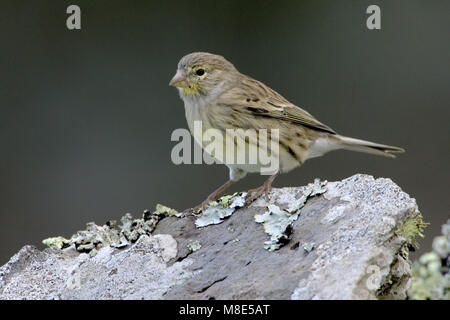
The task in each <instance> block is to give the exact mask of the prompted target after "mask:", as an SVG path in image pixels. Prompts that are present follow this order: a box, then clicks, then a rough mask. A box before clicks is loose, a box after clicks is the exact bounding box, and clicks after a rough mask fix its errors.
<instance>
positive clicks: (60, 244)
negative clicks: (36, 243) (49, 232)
mask: <svg viewBox="0 0 450 320" xmlns="http://www.w3.org/2000/svg"><path fill="white" fill-rule="evenodd" d="M42 243H43V244H44V245H46V246H47V247H54V248H58V249H63V248H66V247H69V246H70V240H69V239H66V238H64V237H60V236H59V237H53V238H47V239H44V240H42Z"/></svg>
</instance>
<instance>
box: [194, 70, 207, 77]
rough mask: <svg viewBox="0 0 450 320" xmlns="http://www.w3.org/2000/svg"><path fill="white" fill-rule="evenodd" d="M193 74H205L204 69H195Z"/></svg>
mask: <svg viewBox="0 0 450 320" xmlns="http://www.w3.org/2000/svg"><path fill="white" fill-rule="evenodd" d="M195 74H196V75H198V76H202V75H204V74H205V69H201V68H200V69H197V71H195Z"/></svg>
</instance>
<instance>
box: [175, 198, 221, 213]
mask: <svg viewBox="0 0 450 320" xmlns="http://www.w3.org/2000/svg"><path fill="white" fill-rule="evenodd" d="M213 201H214V199H211V198H210V197H208V198H207V199H206V200H205V201H203V202H202V203H200V204H199V205H198V206H195V207H193V208H189V209H186V210H184V211H183V212H182V214H183V215H184V216H188V215H192V216H194V217H199V216H201V215H202V211H203V210H204V209H206V207H207V206H208V204H210V203H211V202H213Z"/></svg>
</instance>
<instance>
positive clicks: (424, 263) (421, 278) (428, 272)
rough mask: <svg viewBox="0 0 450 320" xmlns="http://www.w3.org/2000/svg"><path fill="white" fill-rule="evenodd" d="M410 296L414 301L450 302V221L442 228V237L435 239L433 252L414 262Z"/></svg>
mask: <svg viewBox="0 0 450 320" xmlns="http://www.w3.org/2000/svg"><path fill="white" fill-rule="evenodd" d="M408 296H409V298H410V299H414V300H428V299H431V300H450V220H448V221H447V223H446V224H444V225H443V226H442V235H440V236H437V237H436V238H434V239H433V251H431V252H428V253H425V254H424V255H422V256H421V257H420V259H419V260H418V261H415V262H414V265H413V268H412V281H411V287H410V288H409V290H408Z"/></svg>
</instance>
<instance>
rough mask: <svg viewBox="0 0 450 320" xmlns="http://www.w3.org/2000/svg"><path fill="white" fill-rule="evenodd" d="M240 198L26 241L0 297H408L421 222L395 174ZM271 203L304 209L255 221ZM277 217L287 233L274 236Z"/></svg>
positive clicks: (2, 281) (0, 275) (2, 272)
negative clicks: (40, 245)
mask: <svg viewBox="0 0 450 320" xmlns="http://www.w3.org/2000/svg"><path fill="white" fill-rule="evenodd" d="M314 186H316V187H320V188H323V190H322V189H320V192H319V191H318V189H317V188H316V189H317V190H316V189H315V187H314ZM313 190H316V191H317V192H316V191H313ZM241 200H242V194H241V195H239V194H237V195H232V196H227V197H224V198H222V199H221V200H219V201H218V202H217V203H215V204H214V205H212V207H214V210H212V209H211V210H212V211H213V214H214V217H218V218H217V219H218V220H217V219H216V218H214V219H210V220H211V221H213V224H208V223H207V221H209V220H208V219H204V218H203V219H202V218H201V217H200V218H196V217H193V216H188V217H180V215H179V214H176V213H175V212H173V211H170V208H167V207H162V206H160V207H159V210H157V211H155V213H154V214H153V215H151V214H150V213H149V212H148V211H146V212H145V213H144V217H143V219H141V220H142V221H140V220H139V219H136V220H131V218H130V217H129V216H127V221H134V222H135V223H132V224H131V226H133V228H134V227H135V226H140V227H139V229H138V230H137V231H136V232H134V231H135V229H132V230H131V231H133V232H123V230H120V229H117V228H118V227H116V226H115V224H111V223H108V224H107V225H105V226H103V227H99V226H93V225H92V224H90V225H89V230H90V233H89V239H97V240H95V242H92V241H90V242H89V241H88V242H86V238H83V235H84V234H85V233H83V232H78V233H77V234H76V236H74V237H72V239H70V240H68V239H64V238H63V239H64V241H63V242H62V243H63V244H64V245H61V241H59V240H60V239H59V238H50V239H59V240H58V241H56V242H55V241H53V240H49V241H47V242H48V243H49V244H51V243H56V244H57V245H55V246H54V247H51V248H48V249H45V250H44V251H39V250H37V249H36V248H34V247H32V246H25V247H24V248H22V249H21V250H20V251H19V253H17V254H16V255H15V256H13V257H12V258H11V260H10V261H9V262H8V263H7V264H6V265H4V266H3V267H1V268H0V299H233V300H235V299H377V298H378V299H405V298H406V291H407V289H408V288H409V285H410V278H411V263H410V261H409V258H408V253H409V249H408V248H409V247H410V246H411V245H412V244H413V242H414V241H415V238H417V236H420V235H421V231H422V228H423V226H424V223H423V222H422V217H421V215H420V213H419V211H418V208H417V205H416V201H415V200H414V199H413V198H410V197H409V196H408V195H407V194H406V193H404V192H403V191H402V190H401V189H400V188H399V187H398V186H397V185H396V184H394V183H393V182H392V181H391V180H390V179H385V178H379V179H374V178H373V177H371V176H367V175H360V174H358V175H354V176H352V177H349V178H347V179H345V180H343V181H338V182H328V183H326V184H325V183H320V182H317V181H316V182H315V183H314V184H310V185H309V186H305V187H296V188H281V189H273V190H272V192H271V201H270V203H266V202H265V200H264V199H263V198H260V199H258V200H257V201H255V202H254V203H253V204H252V205H251V206H249V207H247V208H240V207H241V206H242V201H241ZM268 207H269V208H271V209H270V210H268ZM161 208H165V209H164V210H161ZM277 208H278V209H277ZM275 209H276V210H275ZM211 210H210V212H212V211H211ZM218 210H224V211H222V213H221V212H219V211H218ZM271 210H272V211H274V212H277V213H280V212H284V213H283V214H277V215H276V219H281V218H282V217H284V216H287V218H288V219H290V216H289V215H290V214H292V215H297V216H296V217H295V219H290V220H289V221H288V223H286V220H284V221H278V220H274V222H273V221H272V222H271V223H270V228H268V227H267V225H263V224H262V223H258V222H256V221H255V216H256V218H257V220H258V219H259V221H260V222H261V221H263V222H267V221H269V220H270V215H271V214H270V212H271ZM162 211H164V213H161V212H162ZM224 212H225V213H226V214H223V213H224ZM230 212H231V213H230ZM229 213H230V214H229ZM149 217H151V218H152V219H151V221H152V224H151V227H149V225H148V224H147V225H146V224H145V223H144V222H145V221H150V220H149ZM261 217H264V219H262V218H261ZM280 217H281V218H280ZM197 219H201V220H198V221H197ZM196 222H197V225H196ZM200 222H201V223H200ZM278 225H279V226H283V228H284V229H283V230H282V236H280V237H278V238H275V240H278V239H279V240H280V241H279V242H278V243H277V245H276V246H267V242H268V241H274V237H273V229H274V228H276V227H277V226H278ZM123 226H127V228H128V229H127V230H128V231H129V230H130V225H129V224H125V223H124V224H123ZM142 226H144V227H145V228H143V227H142ZM199 226H202V227H199ZM265 229H266V231H267V229H270V230H272V231H271V232H272V233H271V234H270V235H269V234H268V233H266V232H265ZM95 230H99V232H100V231H101V234H100V235H104V234H105V232H107V234H109V236H108V239H110V240H108V241H109V242H107V241H104V242H102V239H103V238H102V237H101V236H99V235H97V234H93V233H92V232H95ZM111 235H114V237H112V236H111ZM127 235H133V237H132V238H128V237H129V236H127ZM277 236H278V233H277ZM80 237H81V238H80ZM130 237H131V236H130ZM74 239H76V241H78V242H76V241H75V240H74ZM98 239H100V240H98ZM119 240H120V241H119ZM76 243H82V244H83V247H82V248H83V250H84V251H83V252H79V251H80V250H79V248H80V245H78V247H77V245H76ZM119 243H120V244H121V245H118V244H119ZM265 243H266V248H265ZM86 244H88V245H86ZM122 244H123V246H122ZM67 246H68V247H67ZM77 248H78V251H77ZM269 249H270V250H274V251H270V250H269ZM86 250H90V251H86Z"/></svg>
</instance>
